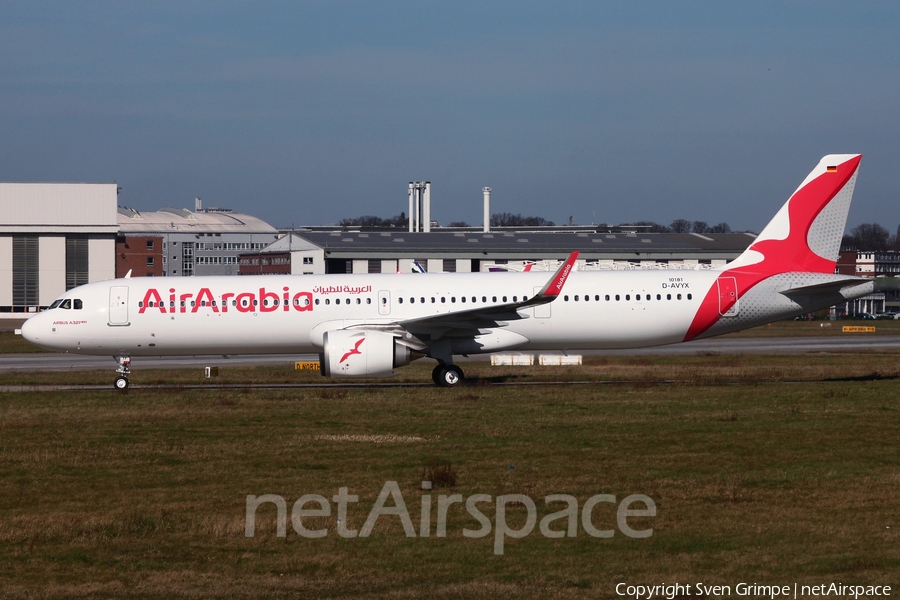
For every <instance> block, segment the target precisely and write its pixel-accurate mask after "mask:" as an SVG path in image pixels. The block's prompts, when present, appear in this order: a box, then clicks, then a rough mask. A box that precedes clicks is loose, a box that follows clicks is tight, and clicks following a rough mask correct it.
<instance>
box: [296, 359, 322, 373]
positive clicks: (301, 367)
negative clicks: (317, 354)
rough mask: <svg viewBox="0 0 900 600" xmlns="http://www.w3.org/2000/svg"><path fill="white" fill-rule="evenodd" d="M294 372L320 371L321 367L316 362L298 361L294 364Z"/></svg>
mask: <svg viewBox="0 0 900 600" xmlns="http://www.w3.org/2000/svg"><path fill="white" fill-rule="evenodd" d="M294 370H295V371H321V370H322V367H321V365H320V364H319V361H317V360H311V361H298V362H295V363H294Z"/></svg>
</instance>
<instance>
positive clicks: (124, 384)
mask: <svg viewBox="0 0 900 600" xmlns="http://www.w3.org/2000/svg"><path fill="white" fill-rule="evenodd" d="M128 384H129V381H128V378H127V377H116V381H115V383H114V385H115V386H116V389H117V390H119V391H120V392H127V391H128Z"/></svg>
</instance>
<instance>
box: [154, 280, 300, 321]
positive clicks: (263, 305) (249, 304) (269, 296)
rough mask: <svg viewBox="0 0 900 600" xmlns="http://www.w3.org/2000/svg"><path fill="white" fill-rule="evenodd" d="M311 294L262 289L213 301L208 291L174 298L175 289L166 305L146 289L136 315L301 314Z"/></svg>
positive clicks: (158, 294)
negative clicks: (202, 311)
mask: <svg viewBox="0 0 900 600" xmlns="http://www.w3.org/2000/svg"><path fill="white" fill-rule="evenodd" d="M312 297H313V295H312V293H311V292H296V293H291V290H290V288H288V287H284V288H282V292H281V294H280V295H279V294H278V292H272V291H269V290H267V289H266V288H264V287H261V288H259V294H257V293H256V292H241V293H234V292H225V293H224V294H222V297H221V298H216V297H215V296H214V295H213V293H212V292H211V291H210V290H209V288H200V291H198V292H197V293H196V294H194V293H189V294H178V293H176V291H175V288H169V293H168V299H167V300H168V301H166V300H163V296H162V294H160V293H159V291H158V290H157V289H155V288H150V289H148V290H147V293H146V294H144V299H143V301H141V302H140V303H139V304H138V309H139V310H138V312H139V313H140V314H144V312H146V311H147V310H158V311H159V312H161V313H175V312H180V313H187V312H192V313H195V312H197V311H199V310H200V309H201V308H203V309H206V310H210V311H212V312H216V313H217V312H220V311H221V312H223V313H227V312H228V309H229V308H233V309H235V310H237V311H238V312H244V313H248V312H275V311H276V310H278V309H279V308H280V309H281V310H283V311H284V312H288V311H290V310H291V307H293V309H294V310H296V311H299V312H305V311H309V310H312V309H313V301H312Z"/></svg>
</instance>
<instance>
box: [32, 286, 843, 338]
mask: <svg viewBox="0 0 900 600" xmlns="http://www.w3.org/2000/svg"><path fill="white" fill-rule="evenodd" d="M720 275H721V271H719V270H711V269H710V270H654V271H650V270H648V271H581V272H574V273H572V275H571V277H570V278H569V280H568V281H567V282H566V286H565V290H564V292H563V294H562V295H560V296H559V297H558V298H556V300H555V301H553V302H552V303H549V304H545V305H542V306H535V307H529V308H527V309H521V310H520V311H519V314H520V315H521V316H522V317H523V318H521V319H518V320H510V321H508V322H506V323H505V324H504V326H503V329H504V330H505V331H506V332H510V333H513V334H516V335H508V336H507V338H506V339H508V340H509V342H508V343H507V345H508V346H509V347H515V348H522V349H547V350H552V349H588V348H629V347H640V346H652V345H661V344H670V343H675V342H681V341H684V340H685V336H686V335H687V332H688V329H689V327H690V326H691V323H692V322H693V321H694V319H695V317H696V315H697V314H698V310H699V309H700V306H701V301H702V300H703V299H704V297H706V296H707V295H708V294H709V293H718V292H717V291H716V288H717V287H718V286H720V285H721V284H720V283H719V282H718V281H717V279H718V278H719V276H720ZM549 276H550V274H549V273H546V272H537V273H534V272H532V273H446V274H396V275H394V274H369V275H366V274H359V275H352V274H347V275H320V276H315V275H299V276H298V275H294V276H292V275H283V276H278V275H272V276H250V277H168V278H128V279H117V280H110V281H103V282H97V283H92V284H88V285H84V286H81V287H78V288H75V289H73V290H70V291H69V292H66V294H64V295H63V296H62V297H61V298H60V300H58V301H57V302H55V303H54V305H55V307H54V308H52V309H50V310H47V311H44V312H42V313H39V314H38V315H36V316H34V317H32V318H31V319H29V320H28V321H27V322H26V323H25V325H24V326H23V335H24V336H25V337H26V338H27V339H28V340H30V341H32V342H33V343H35V344H37V345H39V346H43V347H45V348H50V349H54V350H62V351H69V352H78V353H83V354H103V355H112V356H115V355H128V356H162V355H191V354H257V353H260V354H261V353H291V352H296V353H310V352H319V351H320V350H321V349H322V336H323V334H324V332H325V331H330V330H339V329H344V328H347V327H352V326H358V325H388V324H391V323H397V322H404V321H408V320H412V319H417V318H423V317H429V316H434V315H440V314H448V313H453V312H457V311H460V310H465V309H475V308H484V307H490V306H496V305H502V304H509V303H511V302H519V301H521V300H524V299H525V298H530V297H532V296H533V295H535V294H536V293H537V292H538V291H539V290H540V289H541V287H542V286H543V285H544V284H545V283H546V281H547V279H548V277H549ZM824 277H827V276H824ZM764 293H765V294H767V297H768V295H772V296H775V295H776V292H775V290H774V289H773V290H770V291H765V292H764ZM779 300H780V303H776V305H774V306H771V307H770V308H769V310H767V311H766V312H765V314H757V315H756V316H755V318H754V319H752V320H749V321H748V319H747V315H746V314H744V315H742V314H741V310H740V305H739V304H737V305H735V306H731V307H730V308H729V309H728V310H723V312H724V313H725V314H723V315H718V319H717V323H716V331H715V333H716V334H718V333H724V332H726V331H728V330H734V329H740V328H743V327H747V326H751V325H752V324H755V323H756V322H759V323H764V322H766V321H771V320H774V319H777V318H784V317H787V316H791V315H792V314H799V313H800V312H802V311H803V310H806V309H807V308H808V307H806V306H801V305H799V304H797V303H796V302H792V301H789V300H787V299H786V298H783V297H780V298H779ZM77 306H80V307H81V308H76V307H77ZM729 313H730V314H729ZM741 317H743V318H741ZM729 322H731V323H733V324H734V326H733V327H731V326H729ZM502 345H503V344H501V346H502ZM498 349H503V348H502V347H496V346H494V347H490V348H489V349H486V350H485V351H494V350H498Z"/></svg>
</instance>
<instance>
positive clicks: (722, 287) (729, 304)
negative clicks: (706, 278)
mask: <svg viewBox="0 0 900 600" xmlns="http://www.w3.org/2000/svg"><path fill="white" fill-rule="evenodd" d="M716 284H717V285H718V286H719V314H720V315H722V316H723V317H736V316H737V314H738V309H739V306H738V289H737V280H736V279H735V278H734V277H719V279H717V280H716Z"/></svg>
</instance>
